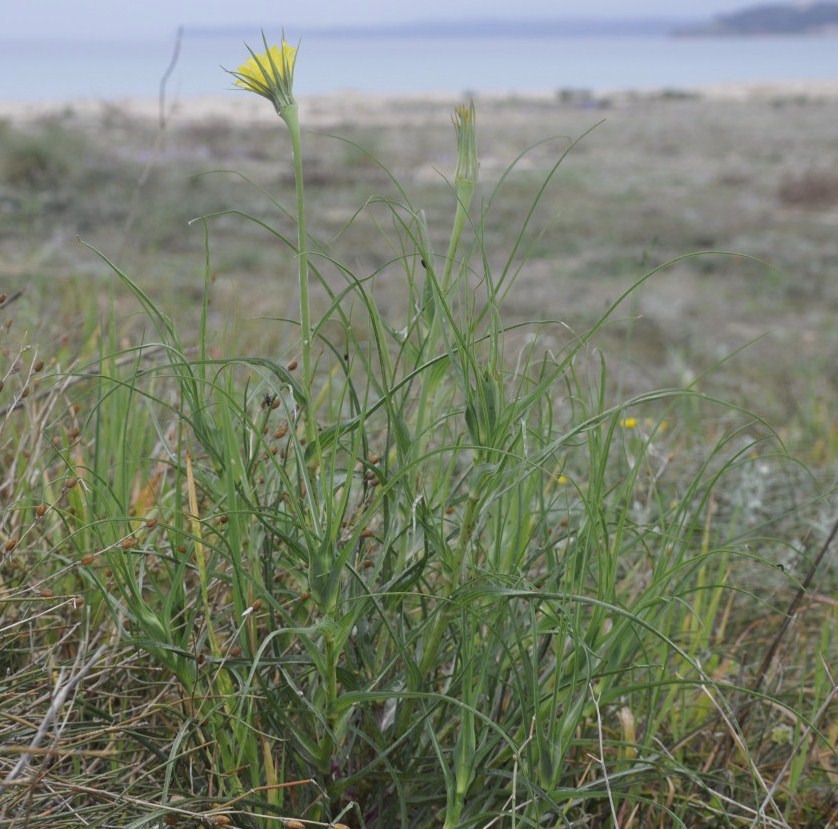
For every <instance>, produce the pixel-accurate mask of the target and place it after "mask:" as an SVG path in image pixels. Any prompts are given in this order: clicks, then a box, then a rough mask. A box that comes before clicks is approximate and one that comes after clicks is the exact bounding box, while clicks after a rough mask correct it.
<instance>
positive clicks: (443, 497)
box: [0, 43, 838, 829]
mask: <svg viewBox="0 0 838 829" xmlns="http://www.w3.org/2000/svg"><path fill="white" fill-rule="evenodd" d="M267 45H268V44H267V43H266V44H265V46H266V47H267ZM245 57H246V56H245ZM295 61H296V53H295V51H294V50H293V49H292V48H291V47H287V45H285V44H283V46H282V47H281V48H275V49H273V50H269V51H266V52H265V53H262V52H261V51H257V52H256V53H255V54H253V55H252V56H251V61H250V62H248V63H244V64H243V65H242V67H240V68H239V69H238V70H237V72H234V73H233V74H234V78H235V79H236V80H237V82H238V83H239V85H240V86H243V87H244V91H243V92H242V98H243V99H247V100H246V101H245V100H242V101H241V102H239V101H235V102H233V103H230V102H226V103H225V104H224V105H223V106H222V105H218V104H212V103H205V104H202V105H199V104H198V103H195V104H194V105H193V104H191V103H190V102H188V101H185V102H180V103H179V104H177V106H176V107H175V108H174V109H171V108H166V107H163V109H162V110H161V112H160V113H158V112H157V111H156V109H155V108H154V107H152V108H151V110H150V112H149V111H143V109H142V107H139V106H135V107H133V108H132V107H130V106H119V105H105V106H101V107H93V108H89V107H87V108H86V107H84V106H81V105H76V106H75V107H73V106H68V107H67V108H66V109H60V108H57V109H53V110H52V111H50V112H48V113H41V114H37V113H36V114H34V115H32V114H29V115H25V114H20V113H18V114H17V115H15V116H14V117H8V118H6V119H5V120H4V121H2V122H0V168H2V171H3V178H2V181H3V184H2V190H0V210H2V216H3V222H2V225H0V245H2V251H3V261H2V264H0V279H2V282H0V287H2V292H0V295H2V299H0V540H1V541H2V547H0V555H2V558H0V667H2V673H0V827H2V826H10V827H11V826H21V827H23V826H26V827H46V826H50V827H56V826H58V827H64V826H66V827H70V826H73V827H76V826H80V825H84V826H101V827H117V826H118V827H142V826H149V827H152V826H164V825H165V826H204V827H231V826H238V827H248V829H249V828H250V827H253V828H254V829H255V828H256V827H260V828H261V827H272V826H285V827H291V828H292V829H300V827H308V826H333V827H353V829H355V827H358V828H360V827H384V826H404V827H417V829H424V827H435V826H442V827H445V828H446V829H454V827H492V826H498V827H547V826H549V827H554V826H555V827H561V826H568V827H571V826H619V827H622V828H623V829H628V827H653V826H654V827H657V826H666V827H671V826H684V827H690V828H691V829H692V827H718V826H743V827H746V826H752V827H795V828H796V827H806V826H810V827H825V826H831V825H835V824H836V821H838V801H836V796H835V792H836V790H838V756H836V738H837V737H838V719H836V711H838V704H837V703H836V693H837V691H836V689H838V684H836V677H835V668H834V666H835V665H836V664H838V652H836V651H837V649H838V645H836V639H835V636H834V632H835V625H836V613H838V601H837V600H836V598H835V597H836V578H835V564H834V562H835V548H834V547H833V546H832V545H833V541H834V535H835V533H836V527H838V525H837V524H836V520H838V515H836V512H835V497H834V490H833V483H832V478H833V477H834V469H835V461H836V442H837V441H838V432H836V424H835V421H834V418H833V416H832V412H833V411H834V405H833V403H834V397H835V392H836V379H838V378H836V374H835V360H834V354H835V347H836V344H838V343H836V333H835V327H834V322H833V319H834V308H835V303H836V300H838V292H836V282H835V279H834V274H835V267H836V260H835V250H834V225H835V222H836V215H837V214H836V211H838V179H836V177H835V173H834V170H833V169H832V168H831V167H830V166H829V165H828V164H825V163H824V161H823V159H824V158H826V157H827V156H826V155H825V152H826V150H827V149H828V147H829V146H830V145H829V142H830V141H833V139H832V136H831V133H830V131H829V127H830V125H831V124H832V123H834V116H835V108H836V106H838V103H836V101H838V97H829V96H821V97H809V96H806V95H802V94H799V93H797V92H793V93H790V92H788V91H782V90H779V91H774V92H772V93H771V94H770V95H769V94H751V95H748V96H744V97H739V98H724V97H720V96H705V95H701V94H698V93H689V94H688V93H680V92H667V91H663V92H660V93H657V94H644V95H629V94H623V95H614V96H610V97H606V96H597V95H593V94H591V93H586V92H583V91H578V90H566V91H564V92H562V93H560V94H557V95H556V96H550V97H547V96H544V97H541V98H536V97H531V98H514V97H485V98H484V97H482V96H477V97H476V98H475V100H474V102H473V103H472V102H471V101H470V100H469V99H468V98H465V99H464V100H463V101H461V102H452V101H448V100H442V99H439V98H433V97H428V98H422V99H419V98H417V99H410V98H406V99H394V98H387V99H372V98H368V99H365V98H363V97H360V96H344V97H343V98H336V97H329V98H321V99H315V100H313V101H310V102H306V101H301V102H300V103H299V105H298V104H297V102H296V100H295V99H294V96H293V85H292V81H293V72H294V71H295V70H296V71H304V69H303V64H302V62H301V64H300V66H299V67H296V66H295ZM247 91H251V92H253V91H255V92H257V94H258V96H261V97H267V98H269V99H270V101H271V103H272V104H273V105H274V106H273V107H272V106H271V105H270V104H269V103H267V102H265V101H263V100H260V99H259V98H258V97H255V98H254V97H253V96H249V95H247ZM253 104H259V105H260V109H259V111H258V113H257V112H256V110H254V109H253V108H252V106H253ZM193 106H194V109H193ZM277 115H279V116H280V117H279V118H278V117H277ZM452 120H453V128H452ZM833 150H834V147H833Z"/></svg>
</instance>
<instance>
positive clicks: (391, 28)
mask: <svg viewBox="0 0 838 829" xmlns="http://www.w3.org/2000/svg"><path fill="white" fill-rule="evenodd" d="M683 25H684V18H683V17H680V18H678V17H674V16H673V17H668V18H667V17H609V18H605V19H603V18H573V17H569V18H562V17H556V18H544V19H533V20H528V19H526V18H524V19H520V20H497V19H492V18H477V19H473V18H469V19H461V20H417V21H413V22H411V23H403V24H399V25H387V24H377V25H354V26H298V27H294V26H286V27H285V28H286V30H288V31H292V32H293V31H299V32H304V33H305V34H307V35H318V36H320V37H340V38H346V37H362V38H363V37H405V38H411V37H427V38H510V37H512V38H534V37H577V36H580V37H588V36H590V37H660V36H665V35H669V34H671V32H672V30H673V29H675V28H676V27H678V26H683ZM264 28H268V29H272V30H273V29H276V30H278V29H279V28H280V27H279V26H274V27H271V26H267V27H264ZM186 30H187V32H188V33H189V34H190V35H196V36H198V37H207V36H210V37H213V36H218V35H226V36H231V35H241V36H242V37H245V36H250V35H252V33H253V32H254V31H257V32H258V31H259V26H235V27H230V26H224V27H217V26H216V27H208V26H198V25H195V26H192V25H190V26H187V27H186Z"/></svg>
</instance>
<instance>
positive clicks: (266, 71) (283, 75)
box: [230, 34, 297, 113]
mask: <svg viewBox="0 0 838 829" xmlns="http://www.w3.org/2000/svg"><path fill="white" fill-rule="evenodd" d="M262 40H263V41H264V43H265V51H264V52H263V53H261V54H256V52H254V51H253V50H252V49H251V48H250V47H249V46H248V47H247V51H248V52H250V57H249V58H248V59H247V61H246V62H245V63H243V64H242V65H241V66H240V67H239V68H238V69H236V71H235V72H230V74H231V75H232V76H233V77H234V78H235V79H236V86H237V87H239V88H240V89H246V90H247V91H248V92H255V93H256V94H257V95H261V96H262V97H263V98H267V99H268V100H269V101H271V102H272V103H273V105H274V107H276V111H277V112H279V113H281V112H282V110H283V108H285V107H289V106H294V105H295V103H296V102H295V101H294V95H293V93H292V86H293V82H294V63H295V61H296V59H297V50H296V48H295V47H293V46H290V45H289V44H288V42H287V41H286V40H285V39H284V38H283V40H282V46H281V47H280V46H271V47H268V42H267V40H265V36H264V34H263V35H262Z"/></svg>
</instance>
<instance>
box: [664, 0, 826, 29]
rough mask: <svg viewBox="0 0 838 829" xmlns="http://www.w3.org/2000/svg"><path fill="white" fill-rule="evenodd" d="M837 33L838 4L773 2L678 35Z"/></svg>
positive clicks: (728, 15) (720, 18)
mask: <svg viewBox="0 0 838 829" xmlns="http://www.w3.org/2000/svg"><path fill="white" fill-rule="evenodd" d="M827 32H836V33H838V3H775V4H771V5H764V6H754V7H752V8H750V9H745V10H744V11H741V12H735V13H734V14H723V15H719V16H718V17H716V18H715V20H713V22H712V23H708V24H707V25H700V26H690V27H686V28H681V29H677V30H676V32H675V33H676V34H678V35H691V36H699V35H701V36H707V35H814V34H824V33H827Z"/></svg>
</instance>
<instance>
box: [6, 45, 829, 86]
mask: <svg viewBox="0 0 838 829" xmlns="http://www.w3.org/2000/svg"><path fill="white" fill-rule="evenodd" d="M174 44H175V37H174V35H173V36H172V38H171V39H170V40H168V41H166V40H157V41H147V42H146V41H126V42H118V41H90V42H85V41H79V40H67V41H59V42H56V41H51V42H40V43H39V42H25V41H3V40H0V100H6V101H49V100H62V99H68V98H102V99H115V98H124V97H150V98H153V97H156V96H157V94H158V89H159V85H160V81H161V78H162V77H163V75H164V73H165V71H166V68H167V66H168V65H169V63H170V60H171V58H172V54H173V49H174ZM250 45H251V46H253V47H254V48H258V47H259V46H260V45H261V44H260V37H259V34H258V33H255V35H254V38H253V40H252V42H251V43H250ZM246 57H247V52H246V50H245V48H244V45H243V43H242V39H241V37H239V36H235V37H234V36H228V35H211V36H210V35H198V34H194V33H189V32H187V33H186V35H185V36H184V38H183V41H182V43H181V49H180V53H179V55H178V58H177V63H176V65H175V67H174V69H173V70H172V72H171V75H170V76H169V77H168V79H167V95H168V96H170V97H190V96H195V95H216V94H225V92H226V91H228V90H230V88H231V78H230V76H229V75H227V74H225V72H224V71H223V69H222V66H226V67H227V68H230V69H235V68H236V67H237V66H238V65H239V64H240V63H242V62H243V61H244V59H245V58H246ZM807 79H818V80H822V79H832V80H838V37H792V36H788V37H757V38H673V37H666V36H659V37H602V36H589V37H586V36H572V37H570V36H563V37H516V38H505V39H500V38H497V37H470V38H428V37H409V36H388V37H384V36H364V37H360V36H344V37H341V36H337V35H312V36H310V37H307V36H305V35H304V36H303V38H302V42H301V45H300V53H299V56H298V63H297V69H296V75H295V91H296V92H297V93H298V94H299V95H305V94H312V93H326V92H340V91H342V90H355V91H361V92H364V91H370V92H389V93H393V92H454V93H461V92H465V91H469V92H472V93H479V92H521V93H526V92H545V91H558V90H562V89H590V90H620V89H638V90H644V89H681V88H689V87H694V86H702V85H707V84H717V83H728V82H733V83H748V82H763V81H764V82H771V81H781V80H803V81H805V80H807Z"/></svg>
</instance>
